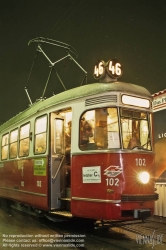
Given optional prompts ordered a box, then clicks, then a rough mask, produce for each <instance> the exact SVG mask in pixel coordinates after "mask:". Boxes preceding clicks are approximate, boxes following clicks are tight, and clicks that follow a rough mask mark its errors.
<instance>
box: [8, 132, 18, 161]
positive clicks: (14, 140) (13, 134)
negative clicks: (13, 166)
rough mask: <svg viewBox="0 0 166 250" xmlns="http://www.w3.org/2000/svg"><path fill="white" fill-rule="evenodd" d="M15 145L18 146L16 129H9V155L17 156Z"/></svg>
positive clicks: (11, 156)
mask: <svg viewBox="0 0 166 250" xmlns="http://www.w3.org/2000/svg"><path fill="white" fill-rule="evenodd" d="M17 146H18V129H15V130H13V131H11V133H10V144H9V157H10V158H16V157H17Z"/></svg>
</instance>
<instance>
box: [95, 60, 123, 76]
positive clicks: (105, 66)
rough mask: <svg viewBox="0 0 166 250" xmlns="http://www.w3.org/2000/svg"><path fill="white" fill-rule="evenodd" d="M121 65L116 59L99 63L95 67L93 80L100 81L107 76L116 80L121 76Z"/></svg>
mask: <svg viewBox="0 0 166 250" xmlns="http://www.w3.org/2000/svg"><path fill="white" fill-rule="evenodd" d="M122 73H123V71H122V65H121V64H120V62H118V61H117V60H116V59H112V60H109V61H108V62H106V63H105V62H104V61H102V60H101V61H100V62H99V63H98V64H96V65H95V68H94V74H93V76H94V78H95V79H100V78H103V77H104V76H105V75H106V74H108V75H109V76H110V77H111V78H113V79H116V78H118V77H120V76H121V75H122Z"/></svg>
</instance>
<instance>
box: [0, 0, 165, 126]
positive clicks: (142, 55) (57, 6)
mask: <svg viewBox="0 0 166 250" xmlns="http://www.w3.org/2000/svg"><path fill="white" fill-rule="evenodd" d="M0 2H1V7H0V35H1V36H0V86H1V89H0V107H1V108H0V123H3V122H5V121H6V120H7V119H9V118H11V117H13V116H15V115H16V114H17V113H19V112H21V111H23V110H24V109H26V108H27V107H28V104H29V101H28V98H27V95H26V93H25V90H24V88H25V86H26V85H27V84H28V90H29V94H30V97H31V99H32V101H33V102H35V100H36V99H38V98H40V97H41V96H42V93H43V89H44V86H45V83H46V80H47V77H48V74H49V71H50V67H49V63H48V61H47V60H46V59H45V58H44V56H43V55H42V54H41V53H39V55H38V57H37V59H36V61H35V64H34V68H33V71H32V74H31V76H30V78H29V81H28V83H27V79H28V76H29V72H30V68H31V65H32V62H33V59H34V57H35V54H36V44H34V43H31V44H30V45H29V46H28V42H29V41H30V40H31V39H33V38H36V37H44V38H50V39H53V40H58V41H61V42H64V43H67V44H69V45H71V46H72V47H74V48H75V49H76V51H77V52H78V58H77V61H78V63H79V64H80V65H81V66H82V67H83V68H84V69H85V70H86V71H87V72H88V83H92V82H96V80H94V79H93V68H94V65H95V64H96V62H97V61H98V60H101V59H102V60H104V61H105V62H107V61H108V60H109V59H113V58H117V59H118V60H119V61H120V62H121V64H122V65H123V75H122V77H121V78H119V81H125V82H129V83H133V84H138V85H141V86H144V87H145V88H148V89H149V91H150V92H151V93H152V94H153V93H155V92H158V91H160V90H163V89H165V88H166V84H165V83H166V1H165V0H103V1H97V0H95V1H94V0H6V1H2V0H1V1H0ZM42 49H43V50H44V51H45V52H46V54H47V55H48V56H49V58H50V59H51V60H52V61H53V62H54V61H56V60H58V59H60V58H61V57H63V56H65V55H66V51H65V50H62V49H58V48H57V47H55V46H50V45H43V47H42ZM64 66H65V67H64ZM62 69H64V70H63V74H62V79H63V81H64V84H65V87H66V88H67V89H70V88H73V87H76V86H79V85H80V84H81V80H82V78H83V76H84V74H83V72H81V70H79V68H78V67H77V66H76V65H74V63H73V62H72V61H71V60H70V61H69V62H68V63H67V62H66V61H63V62H61V63H60V64H59V65H57V71H58V73H60V72H61V71H62ZM61 91H63V87H62V85H61V83H60V82H59V81H58V80H57V78H56V75H55V72H53V74H52V77H51V80H50V82H49V84H48V88H47V90H46V93H45V96H46V97H49V96H51V95H52V93H53V92H54V93H55V94H56V93H59V92H61Z"/></svg>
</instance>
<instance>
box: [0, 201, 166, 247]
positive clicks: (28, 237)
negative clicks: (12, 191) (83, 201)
mask: <svg viewBox="0 0 166 250" xmlns="http://www.w3.org/2000/svg"><path fill="white" fill-rule="evenodd" d="M50 225H51V226H49V224H47V223H45V220H43V219H38V218H36V217H33V216H31V215H27V214H25V213H22V212H19V211H17V210H13V209H11V208H6V207H4V206H0V249H1V250H9V249H15V250H23V249H24V250H25V249H35V250H39V249H40V250H41V249H45V250H46V249H47V250H50V249H57V250H64V249H84V250H85V249H86V250H98V249H99V250H109V249H111V250H118V249H122V250H127V249H130V250H132V249H133V250H137V249H147V250H149V249H156V250H165V249H166V234H164V232H166V219H162V218H157V217H154V218H152V220H149V221H146V223H143V224H141V223H138V224H135V223H133V224H132V223H131V224H130V223H124V224H123V225H122V226H121V227H118V226H117V225H115V226H113V227H111V228H109V229H108V230H93V231H92V230H90V229H89V228H88V225H87V228H85V227H84V228H83V227H82V224H81V223H78V224H77V223H76V224H75V225H76V227H75V225H74V223H73V224H72V227H70V226H71V224H70V222H65V223H63V222H61V223H56V222H54V225H55V226H53V223H51V224H50ZM80 228H81V229H80Z"/></svg>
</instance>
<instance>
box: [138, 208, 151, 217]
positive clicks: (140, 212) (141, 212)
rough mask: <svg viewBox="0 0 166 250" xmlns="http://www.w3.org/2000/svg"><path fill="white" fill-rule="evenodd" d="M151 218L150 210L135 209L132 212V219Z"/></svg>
mask: <svg viewBox="0 0 166 250" xmlns="http://www.w3.org/2000/svg"><path fill="white" fill-rule="evenodd" d="M150 216H151V211H150V209H135V210H134V218H135V219H143V218H147V217H150Z"/></svg>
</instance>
